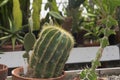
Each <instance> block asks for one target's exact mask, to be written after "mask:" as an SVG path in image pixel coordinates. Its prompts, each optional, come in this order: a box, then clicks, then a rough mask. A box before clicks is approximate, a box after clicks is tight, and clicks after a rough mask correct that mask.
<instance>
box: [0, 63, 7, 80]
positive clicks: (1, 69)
mask: <svg viewBox="0 0 120 80" xmlns="http://www.w3.org/2000/svg"><path fill="white" fill-rule="evenodd" d="M7 75H8V67H7V66H6V65H4V64H0V80H6V78H7Z"/></svg>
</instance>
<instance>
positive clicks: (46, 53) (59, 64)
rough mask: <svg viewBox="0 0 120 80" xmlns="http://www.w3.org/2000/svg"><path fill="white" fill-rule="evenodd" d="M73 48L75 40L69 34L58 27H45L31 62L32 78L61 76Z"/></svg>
mask: <svg viewBox="0 0 120 80" xmlns="http://www.w3.org/2000/svg"><path fill="white" fill-rule="evenodd" d="M73 46H74V39H73V37H72V36H71V35H70V34H69V33H68V32H66V31H65V30H63V29H62V28H60V27H58V26H44V28H43V30H42V31H41V33H40V35H39V38H38V39H37V41H36V43H35V45H34V48H33V52H32V55H31V57H30V60H29V61H30V62H29V69H28V70H32V73H33V74H32V75H33V76H32V77H37V78H51V77H58V76H60V75H61V74H62V72H63V68H64V65H65V62H66V60H67V59H68V57H69V53H70V50H71V49H72V48H73ZM28 72H30V71H28ZM29 75H30V74H29Z"/></svg>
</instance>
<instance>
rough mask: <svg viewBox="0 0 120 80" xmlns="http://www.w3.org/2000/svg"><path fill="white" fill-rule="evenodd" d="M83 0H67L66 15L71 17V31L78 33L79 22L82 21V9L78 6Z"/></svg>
mask: <svg viewBox="0 0 120 80" xmlns="http://www.w3.org/2000/svg"><path fill="white" fill-rule="evenodd" d="M84 1H85V0H69V1H68V6H67V8H66V15H67V17H71V18H72V25H71V29H70V30H71V32H72V33H78V32H79V31H80V27H81V23H82V22H83V17H82V16H81V15H82V11H83V9H82V8H80V6H81V5H82V4H83V3H84Z"/></svg>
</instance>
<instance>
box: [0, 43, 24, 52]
mask: <svg viewBox="0 0 120 80" xmlns="http://www.w3.org/2000/svg"><path fill="white" fill-rule="evenodd" d="M22 49H23V44H18V45H15V49H14V50H13V47H12V45H10V44H8V45H7V44H5V45H2V46H1V50H2V51H5V52H8V51H21V50H22Z"/></svg>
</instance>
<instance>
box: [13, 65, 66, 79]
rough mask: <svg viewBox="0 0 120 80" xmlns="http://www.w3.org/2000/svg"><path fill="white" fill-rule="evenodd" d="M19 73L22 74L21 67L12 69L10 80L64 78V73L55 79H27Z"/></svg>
mask: <svg viewBox="0 0 120 80" xmlns="http://www.w3.org/2000/svg"><path fill="white" fill-rule="evenodd" d="M21 73H23V68H22V67H19V68H16V69H14V70H13V71H12V80H64V77H65V73H64V74H63V75H61V76H60V77H56V78H48V79H40V78H27V77H22V76H20V74H21Z"/></svg>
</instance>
